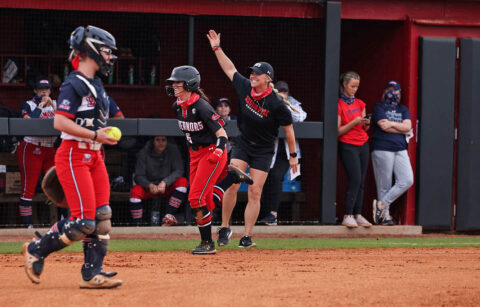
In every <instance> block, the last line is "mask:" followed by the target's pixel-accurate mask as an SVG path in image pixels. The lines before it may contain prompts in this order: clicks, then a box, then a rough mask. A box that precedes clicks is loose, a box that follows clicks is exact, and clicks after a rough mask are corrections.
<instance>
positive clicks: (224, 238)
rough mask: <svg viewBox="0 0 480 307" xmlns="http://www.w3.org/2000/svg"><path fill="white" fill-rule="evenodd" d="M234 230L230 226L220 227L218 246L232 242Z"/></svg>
mask: <svg viewBox="0 0 480 307" xmlns="http://www.w3.org/2000/svg"><path fill="white" fill-rule="evenodd" d="M232 233H233V232H232V230H231V229H230V228H229V227H219V228H218V240H217V244H218V246H224V245H227V244H228V243H230V237H231V236H232Z"/></svg>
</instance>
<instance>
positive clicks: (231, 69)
mask: <svg viewBox="0 0 480 307" xmlns="http://www.w3.org/2000/svg"><path fill="white" fill-rule="evenodd" d="M207 38H208V40H209V41H210V46H211V47H212V50H213V52H215V56H216V57H217V60H218V64H220V67H221V68H222V69H223V72H224V73H225V74H226V75H227V77H228V79H230V81H232V80H233V75H234V74H235V73H236V72H237V69H236V68H235V65H233V62H232V61H231V60H230V59H229V58H228V57H227V55H226V54H225V52H223V50H222V48H220V33H218V34H217V32H215V31H214V30H210V31H208V34H207Z"/></svg>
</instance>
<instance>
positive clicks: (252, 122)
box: [232, 72, 292, 147]
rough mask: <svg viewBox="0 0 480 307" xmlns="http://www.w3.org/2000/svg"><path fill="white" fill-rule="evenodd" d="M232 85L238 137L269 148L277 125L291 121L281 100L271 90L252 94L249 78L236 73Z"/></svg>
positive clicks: (289, 114)
mask: <svg viewBox="0 0 480 307" xmlns="http://www.w3.org/2000/svg"><path fill="white" fill-rule="evenodd" d="M232 87H233V88H234V89H235V91H236V92H237V94H238V97H239V101H238V106H239V107H238V120H237V124H238V128H239V130H240V132H241V138H242V139H243V140H245V141H247V142H248V143H249V144H250V145H254V146H255V145H257V146H261V147H273V146H274V143H275V138H276V137H277V136H278V128H279V127H280V126H287V125H290V124H292V115H291V113H290V110H289V109H288V107H287V106H286V105H285V103H284V102H283V101H282V100H281V99H280V98H279V97H278V96H277V95H276V94H275V93H274V92H272V91H271V90H269V91H266V92H264V93H263V95H260V96H258V95H255V92H254V91H253V89H252V87H251V85H250V81H249V80H248V79H247V78H245V77H244V76H242V75H241V74H240V73H238V72H236V73H235V74H234V76H233V81H232Z"/></svg>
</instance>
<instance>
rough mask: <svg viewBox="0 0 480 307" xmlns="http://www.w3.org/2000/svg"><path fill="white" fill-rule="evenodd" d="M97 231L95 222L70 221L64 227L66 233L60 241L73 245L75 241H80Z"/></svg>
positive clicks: (87, 220)
mask: <svg viewBox="0 0 480 307" xmlns="http://www.w3.org/2000/svg"><path fill="white" fill-rule="evenodd" d="M94 231H95V220H91V219H78V218H77V219H76V220H73V221H69V222H68V223H66V224H65V226H64V233H63V234H62V235H61V236H60V239H61V240H62V241H63V242H64V243H65V244H67V245H71V244H72V243H73V242H75V241H80V240H82V239H83V238H85V237H86V236H87V235H89V234H92V233H93V232H94Z"/></svg>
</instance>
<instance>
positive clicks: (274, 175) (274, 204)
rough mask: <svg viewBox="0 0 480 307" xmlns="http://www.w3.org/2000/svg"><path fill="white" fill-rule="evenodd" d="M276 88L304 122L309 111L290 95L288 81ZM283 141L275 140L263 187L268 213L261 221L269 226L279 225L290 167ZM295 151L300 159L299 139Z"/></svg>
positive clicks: (299, 119)
mask: <svg viewBox="0 0 480 307" xmlns="http://www.w3.org/2000/svg"><path fill="white" fill-rule="evenodd" d="M275 88H276V89H277V90H278V92H279V94H280V95H282V96H283V97H284V98H285V99H287V100H288V101H290V104H291V105H292V106H294V107H295V108H296V109H297V110H298V112H294V111H293V110H291V109H290V110H291V111H290V112H291V113H292V120H293V122H294V123H295V122H296V123H298V122H303V121H304V120H305V118H307V113H306V112H305V111H304V110H303V109H302V107H301V103H300V102H299V101H298V100H296V99H295V98H293V97H292V96H290V90H289V88H288V84H287V82H285V81H278V82H277V83H276V84H275ZM282 143H284V144H285V146H282V145H281V144H279V139H278V138H277V139H276V140H275V154H274V156H273V159H272V164H271V165H270V167H271V168H270V171H269V172H268V177H267V180H266V181H265V186H264V187H263V200H264V205H265V207H266V210H267V211H268V213H267V215H266V216H265V218H263V220H261V221H259V223H261V224H265V225H269V226H275V225H277V215H278V214H277V212H278V208H279V207H280V200H281V197H282V181H283V177H284V176H285V173H286V172H287V171H288V169H289V167H290V165H289V163H288V159H289V157H290V156H289V152H290V151H289V148H288V143H287V141H286V140H284V141H282ZM279 146H280V147H279ZM282 147H284V148H285V151H282ZM295 151H296V152H297V154H298V159H300V158H301V152H300V147H299V146H298V142H297V141H295Z"/></svg>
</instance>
